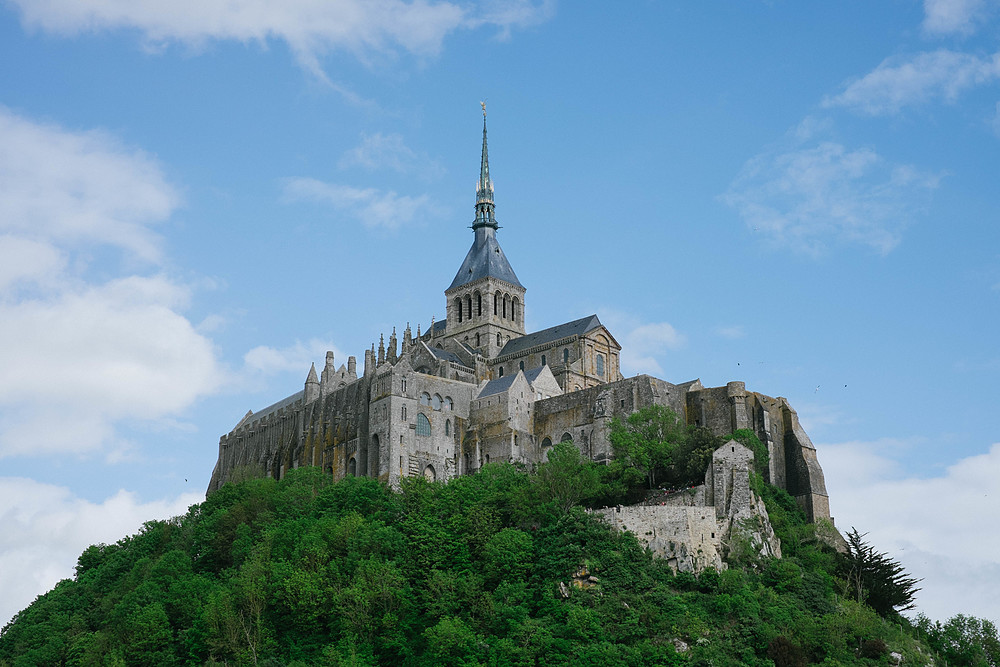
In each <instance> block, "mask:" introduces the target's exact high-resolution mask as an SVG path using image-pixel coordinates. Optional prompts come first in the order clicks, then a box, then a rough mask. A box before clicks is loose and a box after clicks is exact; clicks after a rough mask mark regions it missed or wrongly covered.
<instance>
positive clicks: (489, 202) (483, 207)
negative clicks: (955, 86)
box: [472, 102, 498, 229]
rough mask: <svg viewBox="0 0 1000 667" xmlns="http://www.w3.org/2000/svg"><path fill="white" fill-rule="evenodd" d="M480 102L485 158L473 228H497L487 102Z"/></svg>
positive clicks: (477, 185) (477, 186)
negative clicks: (488, 135)
mask: <svg viewBox="0 0 1000 667" xmlns="http://www.w3.org/2000/svg"><path fill="white" fill-rule="evenodd" d="M480 104H481V105H482V107H483V158H482V163H481V164H480V166H479V181H478V182H477V183H476V221H475V222H474V223H472V228H473V229H479V228H480V227H492V228H493V229H496V228H497V226H498V225H497V221H496V218H495V217H494V205H493V180H492V179H491V178H490V158H489V154H488V152H487V150H486V103H485V102H480Z"/></svg>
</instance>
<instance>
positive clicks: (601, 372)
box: [597, 352, 604, 378]
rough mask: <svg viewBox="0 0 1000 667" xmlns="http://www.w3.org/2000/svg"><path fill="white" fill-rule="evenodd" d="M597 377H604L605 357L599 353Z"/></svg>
mask: <svg viewBox="0 0 1000 667" xmlns="http://www.w3.org/2000/svg"><path fill="white" fill-rule="evenodd" d="M597 377H601V378H602V377H604V355H603V354H601V353H600V352H598V353H597Z"/></svg>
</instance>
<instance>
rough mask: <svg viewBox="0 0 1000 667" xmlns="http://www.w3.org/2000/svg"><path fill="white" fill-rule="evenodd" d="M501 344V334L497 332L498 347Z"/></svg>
mask: <svg viewBox="0 0 1000 667" xmlns="http://www.w3.org/2000/svg"><path fill="white" fill-rule="evenodd" d="M499 344H500V332H499V331H498V332H497V345H499Z"/></svg>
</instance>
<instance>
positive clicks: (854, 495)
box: [816, 439, 1000, 621]
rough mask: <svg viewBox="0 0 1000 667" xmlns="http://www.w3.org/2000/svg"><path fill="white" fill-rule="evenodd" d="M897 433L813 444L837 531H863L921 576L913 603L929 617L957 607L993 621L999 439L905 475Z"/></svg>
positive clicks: (998, 607) (999, 607)
mask: <svg viewBox="0 0 1000 667" xmlns="http://www.w3.org/2000/svg"><path fill="white" fill-rule="evenodd" d="M913 446H914V443H912V442H909V441H906V440H900V439H885V440H878V441H872V442H846V443H839V444H817V445H816V448H817V451H818V453H819V456H820V460H821V462H822V464H823V468H824V471H825V473H826V482H827V489H828V491H829V492H830V499H831V505H832V507H831V509H832V511H833V514H834V515H835V516H836V519H837V525H838V526H839V527H840V528H841V530H846V529H848V528H850V527H851V526H855V527H857V528H858V530H860V531H861V532H868V533H869V539H870V540H871V542H872V543H873V544H875V545H876V546H877V547H878V548H880V549H883V550H887V551H889V552H890V553H891V555H892V556H893V557H895V558H898V559H899V560H900V562H901V563H902V564H903V566H904V567H905V568H906V569H907V570H908V571H909V572H910V573H911V574H913V575H914V576H917V577H922V578H923V579H924V582H923V583H922V584H921V586H922V587H923V590H922V591H921V592H920V593H918V595H917V604H918V606H919V609H920V610H921V611H924V612H925V613H927V614H928V615H929V616H931V617H932V618H938V619H945V618H948V617H950V616H952V615H954V614H957V613H966V614H974V615H976V616H982V617H985V618H990V619H993V620H994V621H996V620H998V619H1000V601H998V599H997V597H996V595H995V591H994V590H992V588H991V587H989V586H985V587H984V586H983V582H984V581H996V580H997V577H998V576H1000V564H998V563H997V562H996V559H995V554H996V553H997V551H998V549H1000V533H998V532H997V531H996V530H992V529H991V528H990V527H991V526H993V525H994V523H995V521H996V516H997V514H998V513H1000V443H996V444H994V445H992V446H991V447H990V448H989V449H988V451H986V452H985V453H983V454H978V455H975V456H969V457H966V458H963V459H960V460H959V461H957V462H956V463H954V464H953V465H951V466H949V467H948V468H947V469H945V470H944V471H942V472H941V474H939V475H936V476H933V477H926V478H921V477H912V476H908V475H907V474H906V472H905V467H904V466H903V465H902V462H903V461H905V460H906V459H908V458H910V457H911V456H912V455H913Z"/></svg>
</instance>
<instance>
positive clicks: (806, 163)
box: [722, 133, 938, 254]
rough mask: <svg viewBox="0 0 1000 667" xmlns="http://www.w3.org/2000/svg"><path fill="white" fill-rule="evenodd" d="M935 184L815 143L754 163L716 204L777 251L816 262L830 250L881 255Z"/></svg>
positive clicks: (861, 153) (867, 154) (904, 168)
mask: <svg viewBox="0 0 1000 667" xmlns="http://www.w3.org/2000/svg"><path fill="white" fill-rule="evenodd" d="M794 134H796V133H793V135H794ZM804 138H805V137H803V136H801V134H799V135H797V136H796V140H797V142H796V143H797V144H798V143H800V141H801V140H802V139H804ZM937 183H938V177H937V176H934V175H931V174H927V173H923V172H921V171H919V170H918V169H916V168H915V167H912V166H910V165H903V164H892V163H890V162H889V161H887V160H886V159H884V158H883V157H882V156H880V155H879V154H878V153H876V152H875V151H874V150H872V149H870V148H859V149H854V150H851V149H848V148H846V147H845V146H843V145H841V144H839V143H835V142H832V141H823V142H820V143H818V144H817V145H815V146H811V147H801V146H800V145H796V146H794V147H793V148H791V149H790V150H786V151H784V152H782V151H781V150H772V151H766V152H764V153H762V154H760V155H758V156H756V157H754V158H753V159H751V160H749V161H748V162H747V163H746V164H745V165H744V166H743V169H742V170H741V172H740V173H739V175H738V176H737V177H736V179H735V180H734V181H733V183H732V184H731V185H730V187H729V190H728V191H727V192H726V193H725V194H724V195H723V196H722V200H723V201H724V202H726V203H727V204H729V205H730V206H732V207H734V208H736V209H737V210H738V211H739V213H740V215H741V216H742V217H743V219H744V221H745V222H746V224H747V226H748V227H750V228H751V229H752V230H753V231H754V232H755V233H759V234H762V235H764V236H766V237H768V238H769V239H770V240H771V241H772V242H774V243H776V244H778V245H784V246H788V247H790V248H792V249H794V250H797V251H800V252H806V253H812V254H816V253H819V252H821V251H823V250H824V249H825V248H826V247H827V245H828V244H829V243H831V242H846V243H860V244H862V245H867V246H870V247H872V248H875V249H876V250H878V251H879V252H881V253H887V252H889V251H890V250H892V249H893V248H894V247H895V246H896V245H897V244H898V243H899V241H900V235H901V232H902V230H903V228H904V227H905V226H906V224H907V223H908V222H909V220H910V219H911V218H912V217H913V215H914V213H915V212H916V211H917V210H918V207H919V204H920V202H922V201H923V200H924V199H925V197H926V195H927V193H928V192H929V191H930V190H932V189H934V188H935V187H937Z"/></svg>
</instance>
